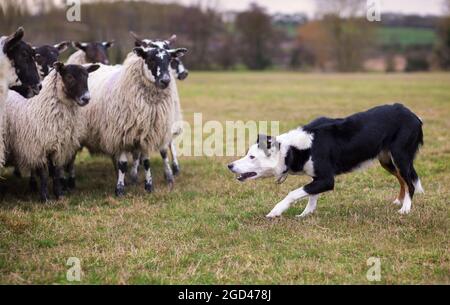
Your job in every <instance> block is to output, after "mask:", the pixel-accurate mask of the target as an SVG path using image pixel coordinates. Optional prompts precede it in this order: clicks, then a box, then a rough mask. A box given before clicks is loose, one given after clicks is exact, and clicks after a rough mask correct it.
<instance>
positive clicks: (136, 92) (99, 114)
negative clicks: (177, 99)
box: [82, 47, 187, 196]
mask: <svg viewBox="0 0 450 305" xmlns="http://www.w3.org/2000/svg"><path fill="white" fill-rule="evenodd" d="M186 52H187V50H186V49H174V50H166V49H162V48H150V49H146V50H144V49H143V48H139V47H138V48H135V49H134V50H133V53H130V54H129V55H128V57H127V58H126V60H125V62H124V63H123V65H122V66H114V67H111V66H103V65H102V66H101V68H100V69H99V70H98V71H97V72H96V73H93V75H92V77H91V78H90V80H89V85H90V86H91V88H92V101H91V103H90V105H88V106H87V107H86V108H85V109H83V111H82V112H83V115H84V117H85V118H86V130H87V131H88V132H87V133H86V138H85V139H83V141H82V144H83V145H84V146H86V147H87V148H88V149H89V151H90V152H93V153H96V152H99V153H104V154H107V155H109V156H111V157H112V158H113V160H114V162H115V165H117V168H118V181H117V185H116V195H118V196H121V195H124V193H125V182H124V177H125V173H126V172H127V167H128V154H130V153H132V152H135V151H137V152H140V153H141V155H142V160H143V164H144V169H145V189H146V190H147V191H148V192H151V191H152V190H153V183H152V176H151V171H150V161H149V157H148V154H149V152H150V151H155V150H159V151H160V152H161V155H162V157H163V160H164V170H165V175H166V179H167V181H168V183H169V184H170V185H172V184H173V174H172V169H171V168H170V165H169V162H168V158H167V147H168V145H169V143H170V141H171V140H172V125H173V122H174V121H175V111H174V107H175V103H174V102H173V93H172V87H173V86H174V83H175V81H174V80H173V79H172V77H171V75H170V71H169V65H170V62H171V60H172V59H173V58H178V57H181V56H182V55H184V53H186Z"/></svg>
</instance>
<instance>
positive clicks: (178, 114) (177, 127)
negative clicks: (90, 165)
mask: <svg viewBox="0 0 450 305" xmlns="http://www.w3.org/2000/svg"><path fill="white" fill-rule="evenodd" d="M130 34H131V36H132V37H133V38H134V39H135V42H134V43H135V46H136V47H142V48H143V49H144V50H146V49H149V48H154V47H159V48H163V49H166V50H169V49H170V44H171V43H173V42H174V41H175V40H176V38H177V36H176V35H172V36H171V37H170V38H169V39H167V40H152V39H142V38H140V37H139V36H138V35H137V34H136V33H134V32H130ZM170 68H171V69H170V70H171V73H172V77H173V78H177V79H179V80H184V79H186V78H187V77H188V75H189V71H188V70H187V69H186V68H185V67H184V64H183V62H182V61H181V59H179V58H173V59H172V61H171V63H170ZM171 89H172V100H173V101H174V104H175V108H174V109H175V113H174V116H175V122H174V125H173V129H172V132H173V138H172V141H171V142H170V143H169V150H170V153H171V156H172V171H173V173H174V175H177V174H178V173H179V172H180V165H179V162H178V158H177V151H176V147H175V144H174V142H173V140H174V139H175V138H176V137H178V136H179V135H181V133H182V132H183V130H182V124H181V123H182V121H183V115H182V110H181V103H180V97H179V94H178V88H177V85H176V83H174V85H173V86H171ZM162 156H163V160H164V158H165V157H164V152H163V153H162ZM140 163H141V160H140V154H139V153H138V152H133V167H132V169H131V179H132V182H133V183H136V182H137V180H138V169H139V165H140Z"/></svg>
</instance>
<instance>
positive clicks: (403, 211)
mask: <svg viewBox="0 0 450 305" xmlns="http://www.w3.org/2000/svg"><path fill="white" fill-rule="evenodd" d="M398 212H399V213H400V215H408V214H409V213H410V212H411V208H408V207H402V208H401V209H400V210H399V211H398Z"/></svg>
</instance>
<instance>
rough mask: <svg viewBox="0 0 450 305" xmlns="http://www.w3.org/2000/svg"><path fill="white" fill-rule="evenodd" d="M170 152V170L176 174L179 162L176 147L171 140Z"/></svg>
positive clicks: (178, 170) (178, 171)
mask: <svg viewBox="0 0 450 305" xmlns="http://www.w3.org/2000/svg"><path fill="white" fill-rule="evenodd" d="M170 154H171V155H172V171H173V174H174V175H175V176H177V175H178V174H179V173H180V163H178V157H177V148H176V147H175V144H174V143H173V141H171V142H170Z"/></svg>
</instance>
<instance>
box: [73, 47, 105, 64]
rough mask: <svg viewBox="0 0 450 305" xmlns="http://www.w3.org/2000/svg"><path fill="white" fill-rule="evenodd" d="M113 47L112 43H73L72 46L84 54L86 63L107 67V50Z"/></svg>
mask: <svg viewBox="0 0 450 305" xmlns="http://www.w3.org/2000/svg"><path fill="white" fill-rule="evenodd" d="M113 45H114V42H113V41H104V42H90V43H87V42H74V43H73V46H74V47H75V48H77V49H79V50H82V51H83V52H84V53H85V54H86V61H87V62H92V63H102V64H104V65H109V60H108V49H109V48H110V47H112V46H113Z"/></svg>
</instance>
